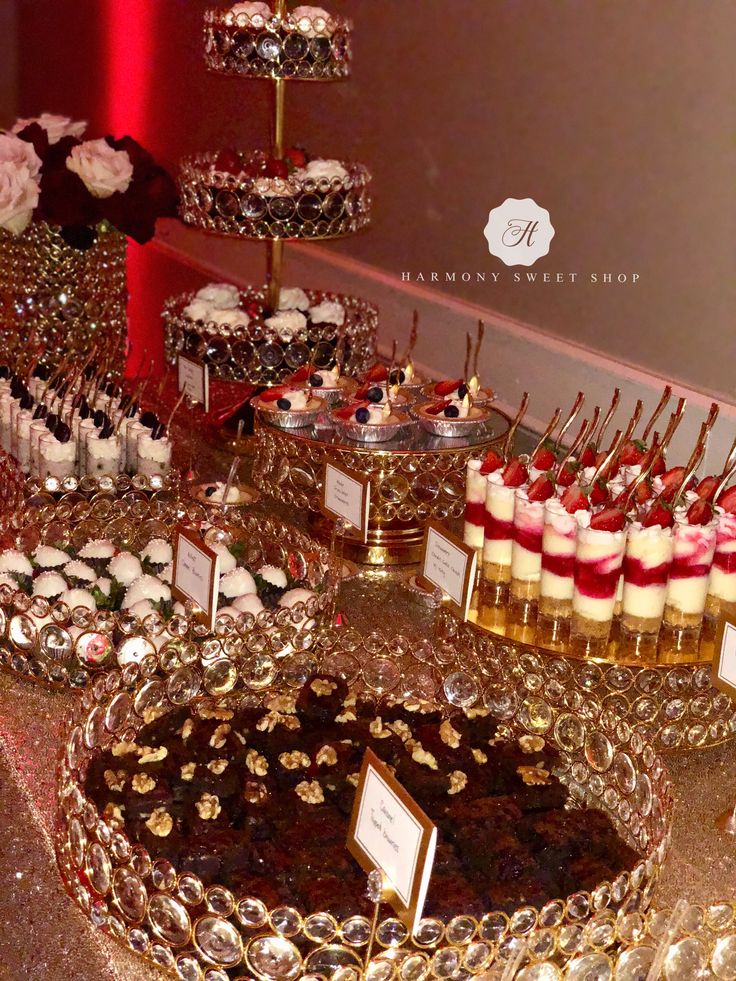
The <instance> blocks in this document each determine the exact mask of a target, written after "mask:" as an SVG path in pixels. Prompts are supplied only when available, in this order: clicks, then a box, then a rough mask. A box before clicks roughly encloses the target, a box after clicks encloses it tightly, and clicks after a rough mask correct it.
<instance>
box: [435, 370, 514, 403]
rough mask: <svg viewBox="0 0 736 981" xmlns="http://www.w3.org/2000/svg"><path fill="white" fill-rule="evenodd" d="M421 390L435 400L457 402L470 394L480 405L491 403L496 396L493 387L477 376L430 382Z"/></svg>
mask: <svg viewBox="0 0 736 981" xmlns="http://www.w3.org/2000/svg"><path fill="white" fill-rule="evenodd" d="M421 391H422V395H424V396H426V397H427V398H428V399H432V400H434V401H439V400H440V399H451V400H452V401H455V402H462V400H463V399H464V398H465V397H466V396H469V397H470V399H472V401H473V402H474V403H477V404H478V405H490V403H491V402H493V400H494V399H495V397H496V395H495V392H494V391H493V389H491V388H487V387H485V386H482V385H481V384H480V382H479V380H478V378H476V377H475V376H474V377H473V378H470V379H468V380H467V381H466V380H465V379H463V378H454V379H448V380H446V381H438V382H428V383H427V384H426V385H424V386H423V387H422V390H421Z"/></svg>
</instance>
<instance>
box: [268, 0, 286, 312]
mask: <svg viewBox="0 0 736 981" xmlns="http://www.w3.org/2000/svg"><path fill="white" fill-rule="evenodd" d="M276 16H277V17H281V18H282V19H283V18H284V17H285V16H286V0H276ZM273 84H274V121H273V146H272V151H271V155H272V156H273V157H275V158H276V159H277V160H282V159H283V156H284V114H285V113H284V105H285V98H286V81H285V80H284V79H283V78H275V79H274V80H273ZM283 265H284V243H283V240H282V239H275V240H274V241H271V242H269V244H268V305H269V307H270V308H271V311H272V312H274V313H275V312H276V310H278V308H279V298H280V296H281V281H282V270H283Z"/></svg>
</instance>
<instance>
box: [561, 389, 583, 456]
mask: <svg viewBox="0 0 736 981" xmlns="http://www.w3.org/2000/svg"><path fill="white" fill-rule="evenodd" d="M584 402H585V395H584V393H583V392H578V395H577V398H576V399H575V402H574V404H573V407H572V409H571V410H570V415H569V416H568V417H567V419H566V420H565V422H564V424H563V426H562V429H561V430H560V435H559V436H558V437H557V440H556V441H555V453H556V452H557V451H558V450H559V448H560V447H561V446H562V441H563V439H564V438H565V436H566V434H567V431H568V429H569V428H570V427H571V426H572V424H573V423H574V422H575V419H576V418H577V416H578V413H579V412H580V410H581V409H582V407H583V403H584Z"/></svg>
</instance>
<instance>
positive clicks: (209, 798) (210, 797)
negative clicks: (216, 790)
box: [194, 794, 222, 821]
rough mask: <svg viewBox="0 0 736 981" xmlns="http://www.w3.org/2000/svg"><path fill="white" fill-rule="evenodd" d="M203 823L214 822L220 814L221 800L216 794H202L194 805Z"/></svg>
mask: <svg viewBox="0 0 736 981" xmlns="http://www.w3.org/2000/svg"><path fill="white" fill-rule="evenodd" d="M194 806H195V807H196V808H197V813H198V814H199V816H200V817H201V818H202V820H203V821H214V820H215V818H217V817H218V816H219V814H220V811H221V810H222V808H221V807H220V798H219V797H218V796H217V795H216V794H202V796H201V797H200V798H199V800H198V801H197V803H196V804H195V805H194Z"/></svg>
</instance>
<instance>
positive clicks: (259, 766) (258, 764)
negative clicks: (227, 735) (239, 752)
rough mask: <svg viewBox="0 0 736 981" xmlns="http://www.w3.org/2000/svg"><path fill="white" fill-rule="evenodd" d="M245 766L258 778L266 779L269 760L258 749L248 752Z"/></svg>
mask: <svg viewBox="0 0 736 981" xmlns="http://www.w3.org/2000/svg"><path fill="white" fill-rule="evenodd" d="M245 765H246V766H247V767H248V769H249V770H250V772H251V773H252V774H253V775H254V776H256V777H265V776H266V774H267V773H268V760H267V759H266V757H265V756H261V754H260V753H259V752H258V750H257V749H249V750H248V752H247V753H246V754H245Z"/></svg>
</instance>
